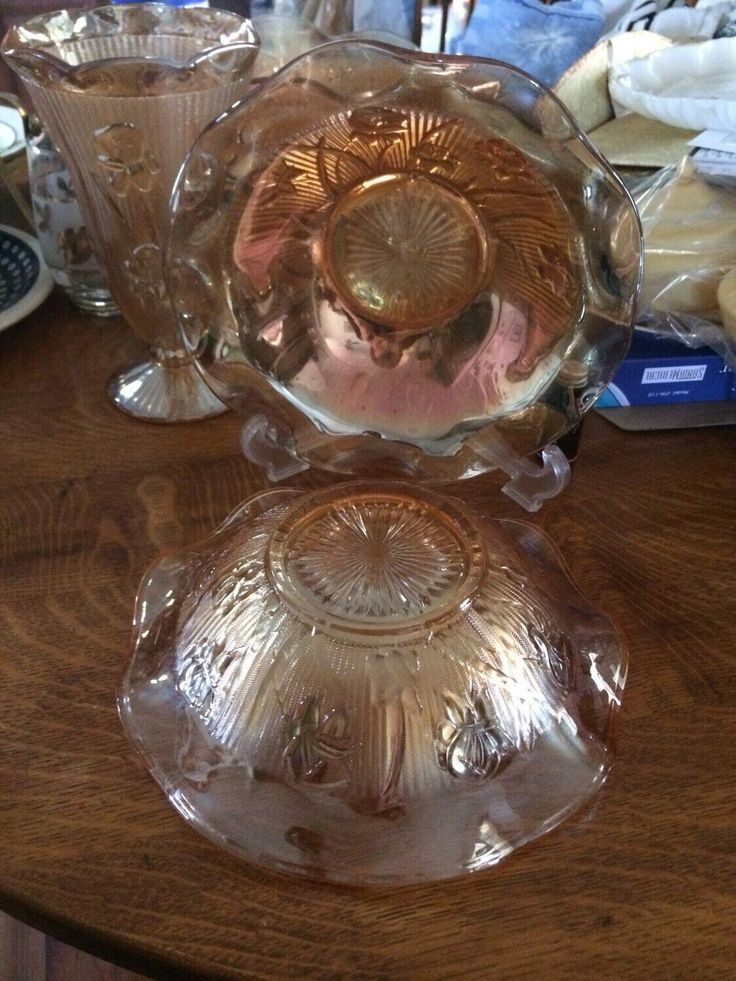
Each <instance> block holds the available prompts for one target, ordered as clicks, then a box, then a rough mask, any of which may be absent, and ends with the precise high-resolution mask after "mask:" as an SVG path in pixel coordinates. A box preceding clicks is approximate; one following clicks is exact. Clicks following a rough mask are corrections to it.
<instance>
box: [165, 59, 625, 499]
mask: <svg viewBox="0 0 736 981" xmlns="http://www.w3.org/2000/svg"><path fill="white" fill-rule="evenodd" d="M172 208H173V221H172V226H171V231H170V238H169V246H168V259H167V270H168V282H169V286H170V291H171V294H172V296H173V298H174V302H175V305H176V308H177V312H178V315H179V318H180V322H181V324H182V327H183V329H184V333H185V336H186V343H187V346H188V348H189V349H190V350H191V351H198V352H200V353H201V359H200V367H201V370H202V371H203V373H204V377H205V378H206V379H207V382H208V384H209V385H211V386H212V388H213V390H214V391H215V392H216V393H217V394H218V396H219V397H220V398H221V399H222V400H223V401H224V402H226V403H227V404H229V405H232V406H235V407H237V408H240V409H241V410H244V411H246V412H247V413H249V415H250V416H251V418H252V416H253V415H254V413H256V412H263V413H264V414H265V416H266V417H267V419H268V420H269V423H270V424H271V425H272V427H273V431H274V432H275V433H276V434H277V436H276V440H277V442H279V443H280V444H281V446H282V447H284V448H286V449H287V450H288V451H289V452H290V453H291V454H292V455H293V456H294V457H295V458H296V459H298V460H300V461H302V462H304V463H308V464H314V465H318V466H320V467H327V468H329V469H332V470H335V471H338V472H343V473H354V474H362V473H367V472H370V473H374V472H375V468H376V465H377V462H378V461H381V463H385V464H387V466H388V467H389V469H392V470H393V471H395V472H396V473H398V474H400V475H404V476H412V477H419V478H421V479H423V480H426V479H436V480H453V479H457V478H460V477H465V476H470V475H472V474H475V473H479V472H482V471H484V470H488V469H491V468H492V467H494V466H497V465H498V453H497V449H498V442H499V439H503V442H504V445H505V446H507V447H510V448H511V449H512V450H513V451H514V452H517V453H522V454H524V453H530V452H532V451H534V450H536V449H538V448H539V447H541V446H544V445H545V444H546V443H548V442H549V441H550V440H552V439H554V438H555V437H557V436H559V435H560V434H561V433H562V432H563V431H564V430H566V429H567V428H569V427H570V426H572V425H574V424H575V423H576V422H578V421H579V417H580V414H581V413H582V412H583V411H585V409H586V408H587V407H588V406H589V405H590V404H591V402H592V401H593V400H594V399H595V397H596V396H597V395H598V394H599V393H600V392H601V391H602V390H603V388H604V387H605V385H606V384H607V382H608V381H609V379H610V377H611V376H612V373H613V371H614V370H615V367H616V365H617V363H618V361H619V360H620V359H621V358H622V357H623V355H624V353H625V351H626V348H627V346H628V343H629V340H630V336H631V322H632V317H633V312H634V309H635V304H636V297H637V290H638V284H639V278H640V263H641V249H640V244H641V241H640V238H641V237H640V230H639V225H638V220H637V216H636V212H635V209H634V207H633V205H632V202H631V199H630V197H629V195H628V193H627V192H626V190H625V189H624V187H623V185H622V184H621V182H620V181H619V180H618V178H617V177H616V176H615V174H614V173H613V172H612V171H611V169H610V168H609V167H608V165H607V164H606V163H605V161H604V160H603V159H602V158H601V157H600V156H599V155H598V154H597V152H596V151H595V149H594V148H593V147H592V146H591V145H590V144H589V143H588V142H587V140H586V139H585V137H584V135H583V134H582V132H581V131H580V130H579V129H578V127H577V126H576V124H575V122H574V121H573V119H572V118H571V117H570V116H569V115H568V113H567V112H566V110H565V109H564V108H563V106H562V105H561V103H560V102H559V101H558V100H557V99H556V97H555V96H554V95H552V94H551V93H550V92H549V91H548V90H547V89H545V88H544V87H543V86H541V85H540V84H539V83H537V82H535V81H534V80H533V79H531V78H530V77H529V76H527V75H525V74H523V73H522V72H519V71H517V70H515V69H513V68H511V67H510V66H508V65H503V64H500V63H494V62H489V61H483V60H482V59H479V60H477V61H468V60H465V59H462V58H451V57H441V58H439V57H432V56H429V55H425V54H420V53H418V52H411V51H407V50H405V49H399V48H393V47H391V46H388V45H385V44H381V43H378V42H373V41H366V40H352V41H350V40H348V41H336V42H332V43H328V44H325V45H322V46H321V47H318V48H316V49H314V50H313V51H310V52H308V53H307V54H305V55H303V56H302V57H301V58H298V59H296V60H295V61H294V62H292V63H291V64H290V65H287V66H286V67H285V68H284V69H282V70H281V71H280V72H279V73H278V74H277V75H276V76H275V77H274V78H273V79H271V80H270V81H268V82H266V83H265V84H264V85H263V86H262V87H261V89H260V91H259V92H258V93H257V94H255V95H254V96H253V97H252V98H250V99H248V100H246V101H245V102H244V103H243V104H242V105H240V106H237V107H235V108H234V109H233V110H231V111H230V112H228V113H226V114H224V115H223V116H222V117H220V119H218V121H217V122H216V123H215V124H214V125H213V126H211V127H209V128H208V129H207V131H206V132H205V133H204V134H203V135H202V137H201V138H200V139H199V140H198V141H197V143H196V145H195V147H194V149H193V150H192V152H191V153H190V155H189V157H188V159H187V162H186V164H185V166H184V168H183V170H182V173H181V174H180V177H179V180H178V182H177V186H176V189H175V192H174V196H173V199H172ZM571 361H572V362H574V363H575V364H576V366H577V367H578V370H577V371H576V375H578V376H579V374H580V371H579V366H581V365H582V366H583V369H584V370H585V373H586V376H587V382H586V383H585V384H584V385H582V386H580V387H579V388H578V389H577V390H576V393H575V395H574V397H573V395H572V393H571V391H570V389H569V386H567V385H566V383H564V382H562V381H560V371H561V369H564V368H566V363H567V362H571ZM569 374H570V372H569V371H563V373H562V377H563V378H564V377H568V376H569Z"/></svg>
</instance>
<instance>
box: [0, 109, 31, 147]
mask: <svg viewBox="0 0 736 981" xmlns="http://www.w3.org/2000/svg"><path fill="white" fill-rule="evenodd" d="M25 142H26V140H25V136H24V134H23V120H22V119H21V118H20V113H19V112H18V110H17V109H13V108H12V106H0V157H2V158H3V160H6V159H8V158H9V157H14V156H15V155H16V153H18V152H19V151H20V150H22V149H23V148H24V146H25Z"/></svg>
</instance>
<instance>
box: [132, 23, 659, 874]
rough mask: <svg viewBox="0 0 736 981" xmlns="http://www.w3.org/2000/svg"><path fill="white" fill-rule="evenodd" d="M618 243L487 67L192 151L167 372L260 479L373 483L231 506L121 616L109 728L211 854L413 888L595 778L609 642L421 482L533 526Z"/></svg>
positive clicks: (233, 127)
mask: <svg viewBox="0 0 736 981" xmlns="http://www.w3.org/2000/svg"><path fill="white" fill-rule="evenodd" d="M640 244H641V237H640V234H639V226H638V221H637V217H636V213H635V210H634V208H633V206H632V203H631V200H630V198H629V196H628V194H627V193H626V191H625V190H624V189H623V187H622V185H621V184H620V183H619V181H618V180H617V178H616V177H615V176H614V175H613V174H612V173H611V171H610V170H609V168H608V167H607V166H606V164H605V163H604V162H603V161H602V160H601V159H600V158H599V157H598V156H597V155H596V153H595V151H594V150H593V149H592V148H591V147H590V146H589V145H588V143H587V142H586V141H585V139H584V137H583V136H582V134H581V133H580V132H579V131H578V130H577V128H576V126H575V124H574V123H573V121H572V120H571V119H570V117H569V116H568V115H567V114H566V113H565V111H564V110H563V109H562V107H561V106H560V104H559V103H558V102H557V100H556V99H555V98H554V96H552V95H551V94H550V93H548V92H547V91H546V90H545V89H544V88H543V87H542V86H540V85H539V84H537V83H536V82H534V81H533V80H532V79H530V78H529V77H528V76H526V75H523V74H521V73H520V72H517V71H515V70H514V69H512V68H510V67H509V66H507V65H500V64H495V63H492V62H468V61H465V60H463V59H460V58H457V59H451V58H450V59H448V58H432V57H428V56H424V55H419V54H416V53H412V52H407V51H406V50H401V49H398V48H393V47H389V46H386V45H384V44H380V43H374V42H368V41H363V40H361V41H356V40H353V41H342V42H336V43H330V44H327V45H324V46H322V47H320V48H317V49H315V50H314V51H311V52H308V53H307V54H306V55H304V56H302V57H301V58H299V59H297V60H296V61H294V62H292V63H291V64H290V65H287V66H286V67H285V68H283V69H282V70H281V71H280V72H278V73H277V75H276V76H274V78H273V79H272V80H271V81H268V82H265V83H264V85H263V87H262V88H261V89H260V90H259V91H258V92H257V93H255V94H254V95H253V96H252V97H250V98H249V99H248V100H246V101H245V102H244V103H243V104H242V105H240V106H237V107H235V108H234V109H232V110H231V111H230V112H228V113H226V114H225V115H223V116H222V117H221V118H220V119H218V120H217V121H216V122H215V123H214V124H213V125H212V126H211V127H210V128H209V129H208V130H207V131H206V132H205V133H204V134H203V136H202V137H201V139H200V140H198V141H197V143H196V145H195V146H194V148H193V150H192V152H191V154H190V155H189V157H188V159H187V162H186V164H185V166H184V168H183V170H182V172H181V174H180V176H179V179H178V182H177V186H176V190H175V193H174V196H173V198H172V220H171V229H170V236H169V242H168V248H167V260H166V265H167V272H168V284H169V290H170V294H171V296H172V298H173V299H174V302H175V306H176V310H177V313H178V316H179V320H180V324H181V327H182V332H183V334H184V335H185V337H186V343H187V345H188V347H189V349H190V350H191V351H192V352H194V351H197V352H199V356H200V359H199V361H198V364H199V365H200V369H201V370H202V372H203V375H204V377H205V378H206V379H207V381H208V383H209V384H211V385H212V387H213V389H214V391H215V392H216V393H217V395H218V396H219V397H220V398H222V399H223V400H224V401H225V402H227V403H229V404H231V405H234V406H236V407H238V408H241V409H242V410H244V411H245V412H246V413H247V414H248V419H247V421H246V426H245V428H244V440H243V442H244V445H245V446H246V448H247V450H248V451H249V455H250V457H251V459H256V460H259V459H263V462H264V463H266V464H268V465H269V466H270V468H271V472H272V473H273V474H274V476H283V475H284V473H285V472H289V464H291V465H293V467H294V468H295V469H299V467H303V466H304V465H306V464H316V465H319V466H324V467H328V468H331V469H332V470H335V471H338V472H345V473H355V474H359V473H361V472H363V473H369V474H370V476H371V479H370V480H367V481H364V482H358V483H348V484H345V485H342V486H340V485H338V486H336V487H333V488H330V489H328V490H322V491H315V492H311V493H305V492H303V491H297V490H271V491H268V492H265V493H263V494H260V495H257V496H256V497H254V498H252V499H251V500H250V501H247V502H246V503H245V504H244V505H243V506H242V507H241V508H240V509H239V510H238V511H237V512H236V513H235V514H234V515H233V516H232V517H231V518H230V519H228V521H227V522H226V524H225V525H224V526H223V527H222V528H221V529H220V531H219V532H218V533H217V534H216V536H215V537H214V538H213V539H211V540H210V541H207V542H205V543H204V544H203V545H202V546H201V547H200V548H197V549H194V550H192V551H191V552H190V553H187V554H184V555H181V556H178V557H173V558H171V559H168V560H165V561H164V562H163V563H161V564H159V565H158V566H156V567H155V568H154V569H153V570H152V572H151V573H150V575H149V576H148V577H147V579H146V580H145V582H144V584H143V586H142V589H141V593H140V597H139V602H138V613H137V616H136V628H135V630H136V639H135V644H134V651H133V655H132V658H131V663H130V667H129V671H128V673H127V675H126V678H125V680H124V683H123V687H122V690H121V695H120V707H121V714H122V718H123V721H124V723H125V726H126V728H127V731H128V733H129V735H130V736H131V738H132V740H133V741H134V742H135V744H136V745H137V746H138V747H139V749H140V750H141V752H142V753H143V755H144V757H145V759H146V761H147V763H148V765H149V767H150V769H151V772H152V773H153V775H154V777H155V778H156V779H157V780H158V782H159V783H160V784H161V786H162V787H163V789H164V791H165V792H166V794H167V796H168V798H169V800H170V801H171V802H172V804H173V805H174V806H175V807H176V808H177V809H178V810H179V811H180V812H181V813H182V814H183V815H184V816H185V817H186V818H187V820H189V821H190V822H191V823H192V824H193V825H194V826H196V827H197V828H198V829H199V830H201V831H203V832H204V833H205V834H207V835H208V836H209V837H210V838H212V839H213V840H214V841H216V842H218V843H219V844H221V845H223V846H224V847H226V848H229V849H230V850H231V851H234V852H235V853H237V854H239V855H241V856H243V857H246V858H249V859H251V860H252V861H255V862H259V863H262V864H265V865H267V866H269V867H271V868H276V869H280V870H282V871H292V872H296V873H300V874H305V875H313V876H317V877H322V878H327V879H332V880H336V881H344V882H351V883H403V882H412V881H418V880H430V879H441V878H446V877H449V876H453V875H459V874H460V873H462V872H467V871H475V870H478V869H483V868H487V867H488V866H491V865H494V864H495V863H496V862H498V861H499V860H500V859H501V858H503V857H504V856H505V855H507V854H508V853H509V852H510V851H511V850H513V849H514V848H516V847H518V846H519V845H521V844H523V843H524V842H526V841H529V840H531V839H532V838H534V837H536V836H537V835H540V834H542V833H543V832H545V831H548V830H549V829H550V828H552V827H554V826H555V825H556V824H558V823H559V822H560V821H561V820H562V819H563V818H564V817H565V816H566V815H568V814H569V813H571V812H572V811H573V810H574V809H576V808H577V807H579V806H580V805H581V804H582V803H583V802H584V801H585V800H587V799H588V798H589V797H590V796H591V795H592V794H593V793H594V792H595V790H596V789H597V788H598V787H599V786H600V784H601V782H602V781H603V780H604V779H605V777H606V774H607V772H608V769H609V767H610V764H611V755H612V726H613V718H614V715H615V711H616V709H617V707H618V705H619V701H620V697H621V691H622V687H623V684H624V678H625V673H626V654H625V651H624V650H623V647H622V644H621V642H620V640H619V639H618V637H617V635H616V633H615V631H614V630H613V628H612V627H611V625H610V623H609V622H608V621H607V620H606V619H605V617H603V616H601V615H600V614H598V613H597V612H596V611H595V610H594V609H593V608H592V607H591V606H590V605H589V604H588V603H587V602H586V601H585V600H584V599H583V598H582V597H581V596H580V594H579V593H578V592H577V591H576V590H575V588H574V586H573V585H572V583H571V582H570V580H569V579H568V577H567V575H566V573H565V571H564V569H563V567H562V564H561V561H560V559H559V557H558V556H557V553H556V552H555V550H554V548H553V547H552V546H551V545H550V543H549V542H548V541H547V539H546V538H545V537H544V536H543V535H542V534H541V533H540V532H537V531H535V530H534V529H533V528H532V527H529V526H526V525H523V524H519V523H516V522H513V521H511V522H509V521H499V520H495V519H493V518H492V517H491V516H490V514H489V513H488V511H487V510H486V511H482V510H481V511H473V510H472V509H470V508H468V507H467V506H465V505H464V504H463V503H461V502H460V501H458V500H456V499H455V498H454V497H452V496H443V495H440V494H437V493H435V492H434V491H432V490H431V489H428V488H427V487H426V486H425V484H426V483H427V482H428V481H430V480H437V479H449V478H459V477H464V476H469V475H471V474H473V473H478V472H480V471H483V470H488V469H490V468H492V467H494V466H503V467H504V468H505V469H507V470H508V471H509V473H512V472H513V471H514V468H515V467H516V469H517V470H518V471H519V472H520V473H521V477H522V478H523V479H522V483H523V482H524V479H526V477H528V478H529V479H528V480H527V484H529V485H530V486H531V485H534V486H533V488H532V489H531V490H530V489H529V487H525V488H524V493H522V491H521V490H520V488H519V486H517V484H516V483H514V486H515V496H516V498H517V499H518V500H521V501H522V502H524V503H525V506H529V507H530V509H534V508H535V507H538V506H539V502H540V498H543V497H544V496H548V490H549V488H545V489H544V492H540V490H539V487H538V486H537V477H536V475H535V474H533V473H531V474H530V473H527V470H529V469H530V468H531V470H532V471H534V470H535V466H534V465H533V464H530V463H529V461H527V460H525V459H524V458H523V456H522V455H521V454H523V453H531V452H532V451H533V450H537V449H540V448H541V447H544V445H545V443H546V441H547V440H548V439H549V438H550V437H551V435H554V434H558V433H561V432H562V431H564V429H565V428H566V427H567V426H568V425H570V424H572V422H574V421H577V420H578V419H579V416H580V414H581V413H582V412H583V411H585V409H586V408H587V407H588V404H589V402H590V401H591V400H592V399H593V398H594V397H595V395H596V394H597V393H598V392H599V391H600V389H601V387H602V386H603V385H605V383H606V382H607V381H608V379H609V377H610V375H611V373H612V372H613V370H614V369H615V366H616V363H617V361H618V360H619V359H620V358H622V357H623V355H624V353H625V351H626V347H627V344H628V340H629V336H630V332H631V321H632V318H633V314H634V309H635V302H636V295H637V290H638V285H639V277H640ZM259 434H260V435H259ZM279 453H280V454H281V459H277V457H278V454H279ZM544 453H545V454H546V456H545V460H546V461H547V462H549V460H552V470H553V471H555V462H554V461H555V459H556V458H558V457H559V456H561V452H560V451H559V449H557V448H555V451H549V453H548V452H547V451H544ZM259 454H260V457H259ZM284 461H286V462H284ZM276 463H277V464H278V466H275V464H276ZM546 465H547V463H546V462H545V467H544V468H539V467H536V470H541V472H542V473H543V474H546V472H547V470H546ZM381 470H385V471H393V472H394V473H396V472H398V473H400V474H404V475H406V476H410V477H412V478H413V482H411V483H409V482H405V481H396V480H395V479H392V480H379V479H376V478H377V477H378V476H379V475H380V472H381ZM555 472H556V471H555ZM565 472H567V471H565ZM562 473H563V471H562V470H561V471H560V474H562ZM517 476H518V474H517ZM558 476H559V475H558ZM514 482H516V476H515V477H514ZM552 483H553V487H552V490H554V491H557V490H559V488H560V486H561V484H562V482H561V479H560V480H556V481H553V482H552ZM527 491H528V492H529V493H527Z"/></svg>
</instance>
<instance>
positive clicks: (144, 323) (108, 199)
mask: <svg viewBox="0 0 736 981" xmlns="http://www.w3.org/2000/svg"><path fill="white" fill-rule="evenodd" d="M257 51H258V44H257V40H256V37H255V34H254V32H253V30H252V28H251V26H250V23H249V22H248V21H246V20H244V19H243V18H242V17H238V16H236V15H235V14H231V13H229V12H227V11H221V10H204V9H179V8H177V7H171V6H167V5H165V4H158V3H142V4H122V5H115V6H109V7H98V8H96V9H95V10H91V11H83V10H74V9H71V10H57V11H53V12H52V13H47V14H43V15H41V16H38V17H35V18H32V19H31V20H29V21H26V22H25V23H24V24H21V25H20V26H18V27H14V28H11V30H10V31H9V32H8V34H7V35H6V37H5V39H4V41H3V44H2V54H3V55H4V56H5V58H6V59H7V60H8V62H9V64H10V65H11V67H12V68H13V69H14V70H15V71H16V72H17V73H18V75H20V77H21V78H22V79H23V81H24V82H25V84H26V86H27V87H28V90H29V92H30V94H31V97H32V99H33V102H34V106H35V108H36V111H37V112H38V115H39V116H40V118H41V120H42V122H43V123H44V125H45V127H46V128H47V129H48V131H49V133H50V135H51V138H52V139H53V141H54V143H55V144H56V145H57V146H58V147H59V149H60V150H61V151H62V153H63V155H64V158H65V159H66V162H67V164H68V165H69V169H70V172H71V175H72V179H73V182H74V186H75V188H76V189H77V197H78V199H79V204H80V207H81V210H82V214H83V217H84V219H85V225H86V227H87V232H88V234H89V236H90V239H91V241H92V245H93V247H94V252H95V254H96V255H97V257H98V258H99V259H100V260H101V261H102V262H103V264H104V266H105V269H106V272H107V274H108V280H109V285H110V289H111V292H112V294H113V297H114V298H115V301H116V303H117V304H118V306H119V308H120V310H121V311H122V313H123V315H124V316H125V317H126V319H127V320H128V322H129V323H130V324H131V326H132V327H133V328H134V329H135V330H136V332H137V333H138V334H140V336H141V337H142V338H143V339H144V340H145V341H146V342H147V343H148V344H149V346H150V350H151V357H150V360H148V361H146V362H144V363H142V364H138V365H136V366H135V367H134V368H132V369H130V370H127V371H124V372H122V373H121V374H119V375H116V376H115V378H113V379H112V381H111V383H110V389H109V390H110V395H111V397H112V399H113V401H114V402H115V404H116V405H117V406H118V407H119V408H121V409H124V410H125V411H127V412H129V413H131V414H132V415H135V416H137V417H139V418H143V419H147V420H150V421H159V422H174V421H179V420H184V419H196V418H202V417H204V416H208V415H212V414H217V413H219V412H222V411H224V408H225V407H224V406H223V404H222V403H221V402H220V401H219V400H218V399H217V398H216V397H215V396H214V395H213V393H212V392H211V390H210V389H209V388H207V386H206V385H204V384H203V383H202V381H201V378H200V376H199V375H198V373H197V372H196V370H195V369H194V367H193V366H192V357H194V356H196V352H187V351H186V350H185V349H184V346H183V345H182V343H181V339H180V335H179V331H178V329H177V325H176V320H175V317H174V315H173V313H172V311H171V303H170V300H169V297H168V294H167V292H166V288H165V285H164V281H163V273H162V261H161V256H162V249H161V247H162V243H163V238H164V232H165V229H166V226H167V215H168V202H169V196H170V194H171V189H172V186H173V183H174V179H175V177H176V175H177V172H178V170H179V168H180V167H181V165H182V162H183V160H184V157H185V156H186V153H187V151H188V150H189V149H190V147H191V145H192V143H193V142H194V140H195V138H196V137H197V136H198V135H199V134H200V132H201V131H202V129H203V128H204V127H205V126H206V125H207V124H208V123H210V122H211V121H212V120H213V119H214V118H215V116H217V115H218V113H220V112H222V111H223V110H225V109H227V108H228V107H229V106H231V105H232V103H233V102H235V101H236V100H237V99H238V98H239V97H242V96H243V95H245V94H246V92H247V91H248V88H249V81H250V74H251V71H252V66H253V62H254V61H255V57H256V54H257Z"/></svg>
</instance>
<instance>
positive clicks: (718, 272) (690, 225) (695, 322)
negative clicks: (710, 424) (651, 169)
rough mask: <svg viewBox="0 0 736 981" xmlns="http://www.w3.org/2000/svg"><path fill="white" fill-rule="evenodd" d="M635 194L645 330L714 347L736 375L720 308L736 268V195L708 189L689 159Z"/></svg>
mask: <svg viewBox="0 0 736 981" xmlns="http://www.w3.org/2000/svg"><path fill="white" fill-rule="evenodd" d="M631 193H632V195H633V197H634V201H635V203H636V205H637V208H638V210H639V215H640V218H641V223H642V229H643V232H644V256H645V257H644V285H643V289H642V300H641V314H640V318H639V321H638V323H639V324H640V325H641V326H644V327H647V328H648V329H650V330H655V331H656V332H657V333H661V334H666V335H669V336H672V337H675V338H676V339H677V340H679V341H681V342H682V343H684V344H686V345H687V346H688V347H700V346H703V345H707V346H708V347H711V348H713V349H714V350H715V351H717V352H718V353H719V354H720V355H721V356H722V357H723V358H724V360H725V361H726V363H727V364H729V365H730V366H731V367H732V368H735V369H736V337H735V336H733V335H731V334H730V333H729V332H728V331H727V330H725V329H724V327H723V322H724V320H728V316H727V311H726V310H724V309H723V306H722V303H723V296H721V301H722V302H721V304H719V286H720V285H721V283H722V281H723V279H724V277H725V276H726V275H727V274H728V273H729V272H730V271H731V270H732V269H734V268H736V187H728V186H723V185H719V184H713V183H709V182H707V181H705V180H704V179H703V178H702V177H701V176H699V175H698V173H697V170H696V167H695V165H694V164H693V162H692V160H691V159H690V158H689V157H687V158H685V159H684V160H683V161H682V162H681V163H680V164H679V165H678V166H677V167H665V168H663V169H662V170H659V171H657V173H656V174H654V175H652V176H649V177H646V178H643V179H642V180H640V181H638V182H637V183H636V184H634V185H633V186H631ZM722 292H723V291H722Z"/></svg>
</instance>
